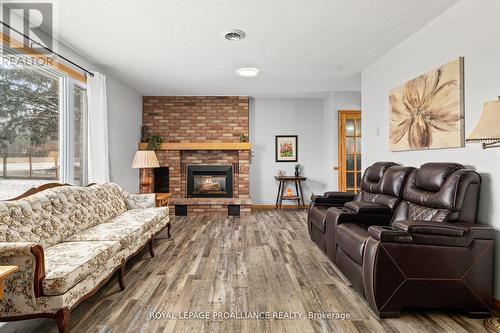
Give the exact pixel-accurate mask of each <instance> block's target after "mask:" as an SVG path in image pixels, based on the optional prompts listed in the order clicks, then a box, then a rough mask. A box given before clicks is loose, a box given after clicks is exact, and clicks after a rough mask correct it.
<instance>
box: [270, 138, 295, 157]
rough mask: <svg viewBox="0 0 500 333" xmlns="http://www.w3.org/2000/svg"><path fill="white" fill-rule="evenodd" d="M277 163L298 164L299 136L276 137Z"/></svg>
mask: <svg viewBox="0 0 500 333" xmlns="http://www.w3.org/2000/svg"><path fill="white" fill-rule="evenodd" d="M275 142H276V162H297V135H276V138H275Z"/></svg>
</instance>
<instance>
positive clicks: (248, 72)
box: [236, 68, 260, 77]
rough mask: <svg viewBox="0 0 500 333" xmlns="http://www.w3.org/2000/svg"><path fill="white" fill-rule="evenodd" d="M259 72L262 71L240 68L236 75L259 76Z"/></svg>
mask: <svg viewBox="0 0 500 333" xmlns="http://www.w3.org/2000/svg"><path fill="white" fill-rule="evenodd" d="M259 72H260V71H259V70H258V69H257V68H240V69H237V70H236V73H238V74H239V75H241V76H245V77H252V76H257V74H259Z"/></svg>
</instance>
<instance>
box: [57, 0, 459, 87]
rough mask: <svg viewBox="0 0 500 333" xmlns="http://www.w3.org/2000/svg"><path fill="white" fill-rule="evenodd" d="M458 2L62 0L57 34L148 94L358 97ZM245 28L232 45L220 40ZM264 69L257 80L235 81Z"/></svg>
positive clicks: (129, 83) (88, 56) (362, 0)
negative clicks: (377, 67)
mask: <svg viewBox="0 0 500 333" xmlns="http://www.w3.org/2000/svg"><path fill="white" fill-rule="evenodd" d="M458 1H459V0H198V1H196V0H105V1H104V0H64V1H62V0H60V1H58V2H57V7H56V10H57V12H58V16H57V20H58V33H59V38H60V40H61V42H62V43H64V44H66V45H67V46H69V47H71V48H73V49H75V50H77V51H78V52H79V53H80V54H82V55H84V56H85V57H87V58H88V59H89V61H91V62H93V63H95V64H96V65H98V66H99V67H100V68H102V69H103V70H104V71H106V72H107V73H109V74H110V75H112V76H114V77H116V78H118V79H119V80H121V81H123V82H125V83H126V84H127V85H129V86H130V87H132V88H134V89H135V90H137V91H138V92H139V93H141V94H143V95H251V96H289V95H307V94H314V93H318V92H324V91H331V90H359V89H360V75H359V72H360V71H361V70H362V69H363V68H364V67H366V66H367V65H369V64H371V63H372V62H374V61H375V60H376V59H378V58H379V57H380V56H382V55H384V54H385V53H387V52H388V51H389V50H391V49H392V48H394V47H395V46H396V45H397V44H398V43H400V42H401V41H403V40H404V39H405V38H406V37H408V36H409V35H411V34H413V33H415V32H416V31H418V30H419V29H420V28H422V27H423V26H424V25H425V24H427V23H428V22H430V21H431V20H433V19H434V18H436V17H437V16H439V15H440V14H442V13H443V12H444V11H446V10H447V9H448V8H450V7H451V6H453V5H454V4H455V3H457V2H458ZM233 28H237V29H242V30H244V31H245V32H246V34H247V37H246V38H245V39H244V40H242V41H239V42H229V41H226V40H225V39H224V38H223V34H224V32H225V31H226V30H229V29H233ZM240 67H257V68H259V69H260V70H261V72H260V74H259V76H258V77H256V78H243V77H240V76H238V75H237V74H236V73H235V70H236V69H237V68H240Z"/></svg>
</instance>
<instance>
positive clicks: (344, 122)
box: [338, 110, 361, 193]
mask: <svg viewBox="0 0 500 333" xmlns="http://www.w3.org/2000/svg"><path fill="white" fill-rule="evenodd" d="M338 127H339V128H338V131H339V143H338V145H339V147H338V152H339V157H338V159H339V160H338V163H339V167H338V168H339V191H342V192H352V193H358V191H359V190H360V186H359V185H360V183H361V111H359V110H349V111H339V123H338Z"/></svg>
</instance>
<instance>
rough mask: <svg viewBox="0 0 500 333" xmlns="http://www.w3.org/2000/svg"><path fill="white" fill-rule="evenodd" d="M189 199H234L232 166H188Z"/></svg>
mask: <svg viewBox="0 0 500 333" xmlns="http://www.w3.org/2000/svg"><path fill="white" fill-rule="evenodd" d="M187 197H188V198H232V197H233V166H232V165H199V164H197V165H188V167H187Z"/></svg>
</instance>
